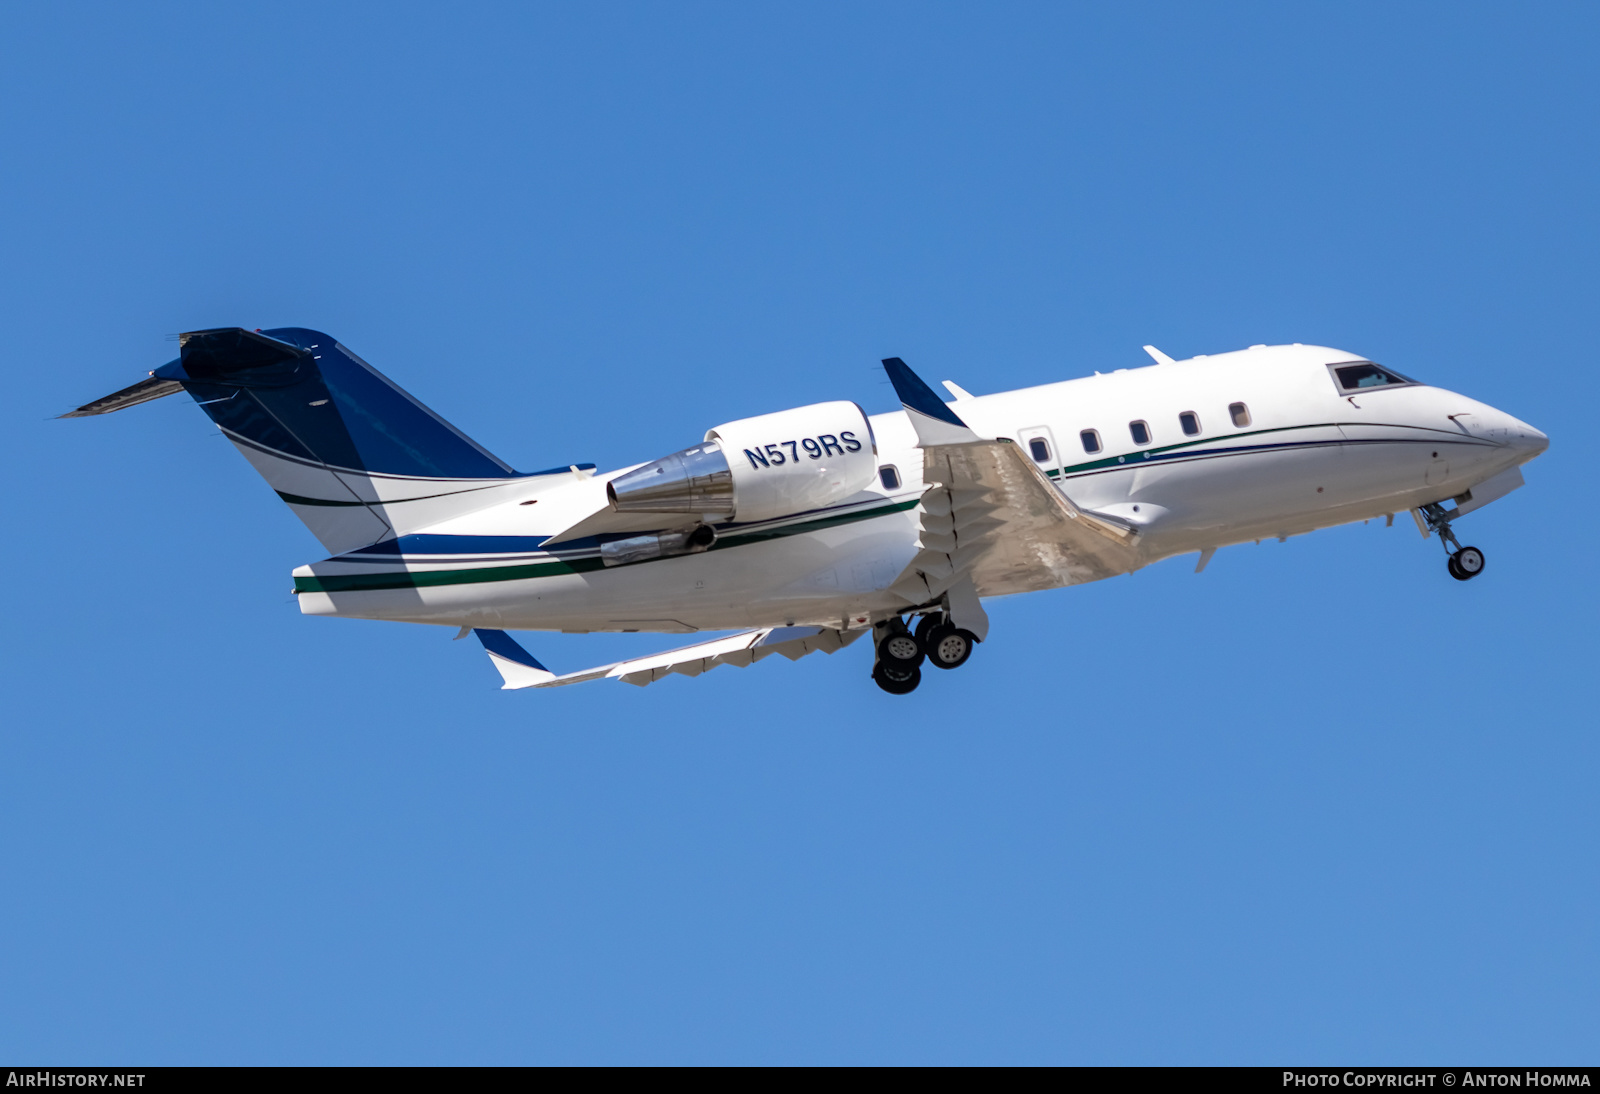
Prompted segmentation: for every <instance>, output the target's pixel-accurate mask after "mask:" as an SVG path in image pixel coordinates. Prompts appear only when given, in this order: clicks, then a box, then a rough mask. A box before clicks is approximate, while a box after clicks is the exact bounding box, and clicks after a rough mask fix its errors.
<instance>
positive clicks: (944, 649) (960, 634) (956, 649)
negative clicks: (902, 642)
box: [922, 623, 978, 669]
mask: <svg viewBox="0 0 1600 1094" xmlns="http://www.w3.org/2000/svg"><path fill="white" fill-rule="evenodd" d="M977 644H978V636H977V635H975V634H973V633H972V632H971V631H966V630H962V629H961V628H960V627H952V626H951V625H950V624H948V623H944V624H941V625H939V626H937V627H933V628H931V629H930V630H929V631H928V633H927V634H926V635H924V636H923V638H922V647H923V649H925V650H927V651H928V664H930V665H933V666H934V667H935V668H941V669H958V668H960V667H961V666H962V665H965V664H966V663H967V658H969V657H971V656H972V647H973V646H975V645H977Z"/></svg>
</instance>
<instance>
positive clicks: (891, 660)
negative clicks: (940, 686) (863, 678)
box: [878, 630, 922, 687]
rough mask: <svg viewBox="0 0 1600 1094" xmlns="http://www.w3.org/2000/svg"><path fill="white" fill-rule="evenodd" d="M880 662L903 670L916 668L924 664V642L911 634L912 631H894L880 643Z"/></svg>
mask: <svg viewBox="0 0 1600 1094" xmlns="http://www.w3.org/2000/svg"><path fill="white" fill-rule="evenodd" d="M878 663H879V664H883V665H890V666H892V667H893V668H895V669H898V670H900V671H902V672H903V671H906V670H908V669H915V668H917V666H919V665H921V664H922V644H921V643H920V642H918V641H917V640H916V639H915V638H913V637H912V636H911V632H910V631H905V630H902V631H892V632H890V634H889V637H887V638H885V639H884V640H883V641H882V642H879V643H878ZM915 686H916V685H915V684H913V685H912V687H915Z"/></svg>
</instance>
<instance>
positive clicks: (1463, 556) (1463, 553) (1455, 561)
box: [1450, 547, 1484, 581]
mask: <svg viewBox="0 0 1600 1094" xmlns="http://www.w3.org/2000/svg"><path fill="white" fill-rule="evenodd" d="M1483 561H1484V560H1483V552H1482V551H1480V550H1478V549H1477V548H1476V547H1463V548H1461V550H1459V551H1457V552H1456V553H1455V554H1453V555H1451V556H1450V576H1451V577H1453V578H1455V579H1456V580H1457V581H1471V580H1472V579H1473V578H1475V577H1477V576H1478V575H1479V574H1481V573H1483Z"/></svg>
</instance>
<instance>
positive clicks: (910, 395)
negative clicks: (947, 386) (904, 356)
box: [883, 357, 967, 427]
mask: <svg viewBox="0 0 1600 1094" xmlns="http://www.w3.org/2000/svg"><path fill="white" fill-rule="evenodd" d="M883 371H884V372H887V373H888V374H889V382H890V383H891V384H893V385H894V393H895V394H896V395H898V396H900V404H901V405H902V406H904V407H905V408H906V409H907V410H915V411H916V412H917V413H918V414H925V415H927V416H928V417H930V418H934V419H937V420H938V421H941V422H948V423H949V424H950V425H959V426H963V427H964V426H966V424H967V423H966V422H963V421H962V420H961V418H960V417H959V416H958V415H957V414H956V412H955V411H953V410H951V409H950V408H949V407H948V406H946V405H945V403H944V400H943V399H941V398H939V396H937V395H935V394H934V393H933V389H932V388H931V387H929V386H928V385H927V384H925V383H923V381H922V377H920V376H918V375H917V374H916V373H915V372H912V371H911V366H910V365H908V364H906V363H905V362H904V361H902V360H900V358H898V357H885V358H884V359H883Z"/></svg>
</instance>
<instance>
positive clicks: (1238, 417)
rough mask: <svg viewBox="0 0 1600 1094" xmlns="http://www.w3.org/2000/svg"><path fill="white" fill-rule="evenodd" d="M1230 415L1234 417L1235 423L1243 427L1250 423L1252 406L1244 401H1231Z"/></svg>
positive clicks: (1229, 405)
mask: <svg viewBox="0 0 1600 1094" xmlns="http://www.w3.org/2000/svg"><path fill="white" fill-rule="evenodd" d="M1228 417H1230V418H1232V419H1233V424H1234V425H1236V426H1238V427H1239V428H1240V429H1243V428H1244V427H1245V426H1247V425H1249V424H1250V408H1249V407H1247V406H1245V405H1244V404H1243V403H1229V404H1228Z"/></svg>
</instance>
